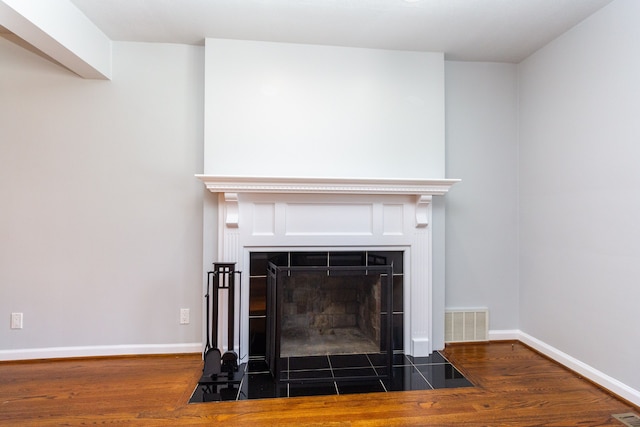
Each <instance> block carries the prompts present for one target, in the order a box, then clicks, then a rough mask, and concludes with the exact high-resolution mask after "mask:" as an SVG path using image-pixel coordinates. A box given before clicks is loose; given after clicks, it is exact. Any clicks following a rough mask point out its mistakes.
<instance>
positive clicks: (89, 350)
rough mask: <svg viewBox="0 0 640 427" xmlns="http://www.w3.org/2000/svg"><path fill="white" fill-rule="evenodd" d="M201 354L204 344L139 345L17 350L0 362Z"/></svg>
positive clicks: (2, 352) (0, 355)
mask: <svg viewBox="0 0 640 427" xmlns="http://www.w3.org/2000/svg"><path fill="white" fill-rule="evenodd" d="M200 352H202V343H199V342H196V343H183V344H138V345H99V346H81V347H48V348H24V349H17V350H0V361H9V360H32V359H58V358H67V357H98V356H127V355H138V354H176V353H200Z"/></svg>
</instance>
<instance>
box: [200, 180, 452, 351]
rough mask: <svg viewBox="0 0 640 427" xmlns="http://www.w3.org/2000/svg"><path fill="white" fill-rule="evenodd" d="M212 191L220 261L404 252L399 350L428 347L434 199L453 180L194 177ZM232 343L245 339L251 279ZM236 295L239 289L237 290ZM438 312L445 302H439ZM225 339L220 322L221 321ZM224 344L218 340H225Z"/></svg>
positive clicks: (244, 263) (243, 262)
mask: <svg viewBox="0 0 640 427" xmlns="http://www.w3.org/2000/svg"><path fill="white" fill-rule="evenodd" d="M197 178H198V179H200V180H201V181H202V182H203V183H204V184H205V186H206V187H207V189H208V190H209V191H211V192H212V193H217V194H218V215H217V218H216V222H217V227H218V234H217V241H218V245H217V246H218V248H217V253H216V259H217V260H218V261H219V262H233V263H236V265H237V268H238V270H240V271H242V270H243V269H246V268H248V264H249V254H250V253H251V252H252V251H262V252H264V251H267V252H268V251H275V250H287V251H289V250H306V251H310V250H311V251H313V250H340V251H345V250H358V251H361V250H393V251H404V253H405V255H404V263H405V265H404V275H405V282H404V287H405V288H404V300H403V306H404V318H403V325H404V332H403V333H404V338H403V342H404V351H405V353H406V354H409V355H413V356H427V355H429V354H430V353H431V352H432V351H433V330H432V327H433V319H432V315H433V313H434V310H433V303H434V301H433V298H432V255H433V253H432V237H431V236H432V226H431V218H432V210H433V209H432V208H433V207H432V203H431V201H432V198H433V196H442V195H444V194H446V193H447V192H448V191H449V189H450V188H451V186H453V185H454V184H456V183H457V182H459V181H460V180H458V179H385V178H308V177H301V178H291V177H240V176H220V175H197ZM241 289H244V290H243V291H242V292H241V293H240V294H241V295H242V303H241V313H240V315H239V319H244V320H242V322H240V321H239V320H237V321H238V325H240V323H241V324H242V328H240V327H238V329H239V330H240V337H239V338H238V339H237V340H236V342H234V347H236V346H237V348H236V351H237V352H238V351H239V350H238V349H239V348H240V347H241V348H243V349H247V348H248V345H249V330H248V321H247V320H246V319H248V318H249V311H248V306H249V299H248V295H249V292H248V291H249V280H248V278H244V279H243V281H242V284H241ZM238 296H239V295H238ZM437 311H438V312H444V307H438V310H437ZM219 328H220V329H219V333H220V334H221V335H219V336H220V337H223V336H224V334H225V332H224V325H222V324H221V325H219ZM223 342H224V340H223Z"/></svg>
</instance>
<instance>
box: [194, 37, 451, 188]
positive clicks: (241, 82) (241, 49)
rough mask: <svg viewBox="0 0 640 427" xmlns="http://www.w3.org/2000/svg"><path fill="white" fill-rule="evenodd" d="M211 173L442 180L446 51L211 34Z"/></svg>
mask: <svg viewBox="0 0 640 427" xmlns="http://www.w3.org/2000/svg"><path fill="white" fill-rule="evenodd" d="M205 50H206V54H205V56H206V71H205V80H206V93H205V168H204V169H205V173H206V174H212V175H243V176H280V177H281V176H294V177H357V178H363V177H365V178H366V177H375V178H379V177H383V178H444V65H443V61H444V56H443V54H442V53H429V52H405V51H386V50H378V49H360V48H346V47H335V46H316V45H301V44H290V43H271V42H257V41H245V40H218V39H207V40H206V48H205Z"/></svg>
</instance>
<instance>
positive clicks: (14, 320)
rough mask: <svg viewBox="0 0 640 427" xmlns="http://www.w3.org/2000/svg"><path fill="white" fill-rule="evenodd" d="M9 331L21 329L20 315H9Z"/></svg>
mask: <svg viewBox="0 0 640 427" xmlns="http://www.w3.org/2000/svg"><path fill="white" fill-rule="evenodd" d="M11 329H22V313H11Z"/></svg>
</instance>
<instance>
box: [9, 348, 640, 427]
mask: <svg viewBox="0 0 640 427" xmlns="http://www.w3.org/2000/svg"><path fill="white" fill-rule="evenodd" d="M445 356H446V357H447V358H448V359H449V360H450V361H451V362H452V363H453V364H454V365H455V366H456V367H457V368H458V369H460V370H461V371H462V372H463V373H464V374H465V376H467V378H468V379H469V380H471V381H472V382H473V383H474V384H475V387H470V388H458V389H440V390H429V391H409V392H393V393H371V394H359V395H353V394H352V395H340V396H324V397H323V396H321V397H300V398H288V399H267V400H248V401H239V402H217V403H198V404H188V403H187V402H188V400H189V397H190V396H191V393H192V391H193V389H194V388H195V386H196V383H197V380H198V378H199V377H200V373H201V369H202V362H201V360H200V355H179V356H176V355H170V356H140V357H117V358H93V359H67V360H51V361H29V362H4V363H0V425H10V426H22V425H37V426H41V425H89V424H112V423H113V424H124V425H144V426H154V425H211V424H216V425H225V426H252V427H257V426H427V425H429V426H452V425H469V426H475V425H478V426H479V425H487V426H574V425H579V426H618V427H620V426H622V424H621V423H620V422H618V421H617V420H615V419H613V418H612V417H611V414H614V413H624V412H636V413H640V412H639V411H638V409H639V408H635V407H633V406H632V405H630V404H628V403H626V402H623V401H621V400H618V399H617V398H615V397H614V396H611V395H610V394H608V393H606V392H604V391H603V390H601V389H599V388H598V387H596V386H595V385H593V384H591V383H590V382H588V381H586V380H584V379H581V378H580V377H579V376H577V375H576V374H574V373H572V372H570V371H568V370H566V369H564V368H563V367H561V366H559V365H557V364H556V363H554V362H552V361H550V360H548V359H546V358H545V357H543V356H541V355H539V354H538V353H536V352H534V351H532V350H531V349H529V348H528V347H526V346H524V345H522V344H520V343H518V342H514V343H511V342H492V343H482V344H463V345H454V346H448V347H447V348H446V350H445ZM218 423H219V424H218Z"/></svg>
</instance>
